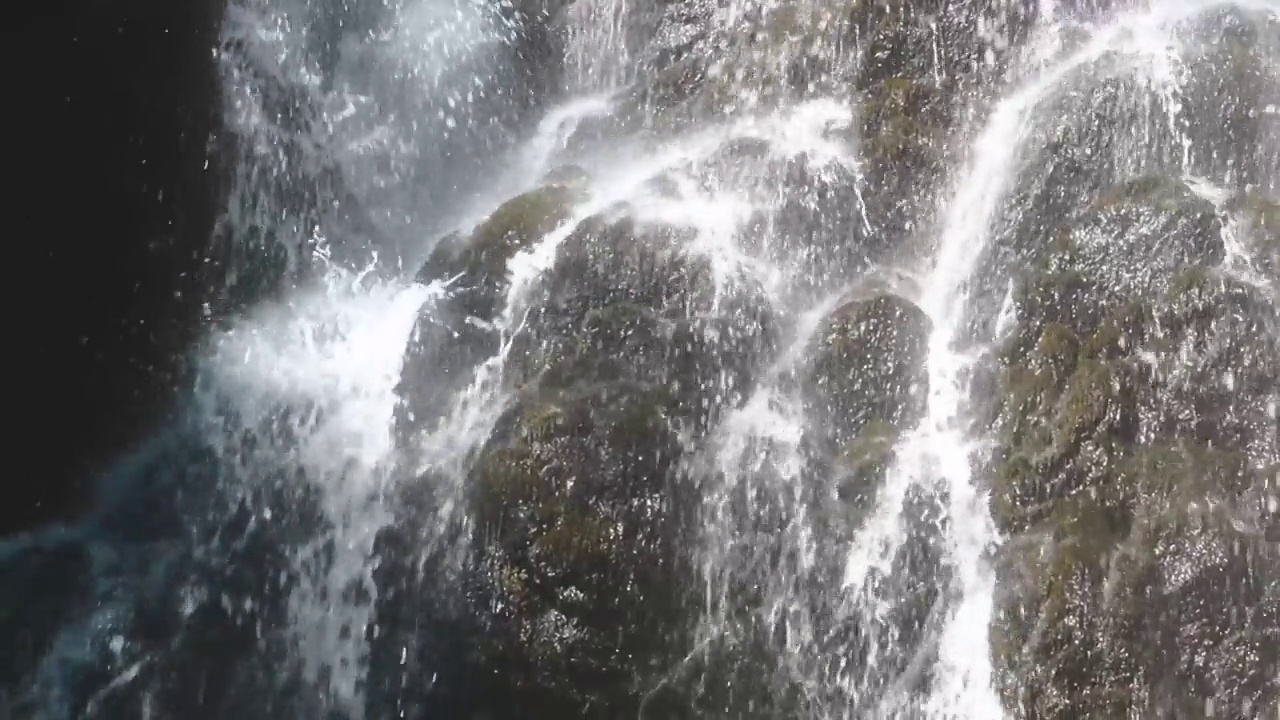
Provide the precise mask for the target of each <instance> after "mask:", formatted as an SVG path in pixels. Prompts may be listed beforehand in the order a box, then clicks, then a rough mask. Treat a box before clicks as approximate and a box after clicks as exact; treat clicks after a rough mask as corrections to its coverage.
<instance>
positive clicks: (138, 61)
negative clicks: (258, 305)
mask: <svg viewBox="0 0 1280 720" xmlns="http://www.w3.org/2000/svg"><path fill="white" fill-rule="evenodd" d="M38 7H39V9H38V10H31V9H22V10H19V11H18V13H19V17H18V19H17V21H16V22H14V21H12V20H11V21H10V22H9V23H7V24H6V28H5V30H4V34H5V36H4V41H3V43H0V45H2V46H3V52H4V53H5V54H6V55H7V57H6V58H5V61H4V63H3V65H4V67H5V68H6V69H7V72H6V78H5V85H6V96H7V99H6V101H5V106H6V111H5V112H4V116H5V117H4V121H3V122H4V124H5V127H6V132H5V135H6V137H7V138H8V140H9V149H8V152H7V153H6V155H7V156H8V157H7V160H8V161H7V162H6V170H7V175H8V183H7V185H8V187H9V190H8V191H7V192H6V195H7V201H6V206H7V208H8V213H7V214H8V215H9V222H8V226H9V232H8V237H7V243H6V244H7V245H8V247H9V249H10V251H11V252H12V251H14V250H16V252H17V257H16V258H15V257H14V256H13V255H9V257H10V262H11V265H10V266H9V272H10V278H11V279H10V281H9V282H8V283H6V286H7V287H6V289H5V292H6V295H8V296H9V299H8V300H7V302H6V307H7V308H8V310H9V311H8V313H7V316H8V321H9V323H10V329H9V353H8V354H10V355H11V356H17V357H18V358H19V365H18V369H17V371H16V372H14V373H13V374H12V375H11V382H13V383H15V387H14V388H13V390H11V394H10V413H11V427H16V428H17V431H18V433H19V435H18V436H17V437H13V436H10V437H9V439H8V446H9V447H10V448H11V449H12V450H13V456H12V457H13V461H14V466H15V467H19V468H21V470H16V471H14V472H13V473H12V474H11V475H9V477H8V480H7V482H6V485H5V489H4V493H5V495H4V497H3V498H2V499H0V532H2V533H5V534H7V533H10V532H13V531H16V530H21V529H24V528H30V527H33V526H36V525H39V524H42V523H44V522H47V521H51V520H55V519H59V518H64V517H66V516H68V515H70V514H73V513H76V512H78V511H80V510H82V509H83V507H84V505H85V504H86V502H87V500H88V498H87V495H86V489H87V488H86V485H87V480H88V478H89V477H91V476H92V474H93V473H94V472H95V470H98V469H100V468H101V467H102V465H103V464H104V463H105V462H107V461H108V460H109V459H110V458H111V457H112V456H113V455H116V454H118V453H119V452H120V451H121V450H122V449H124V448H126V447H127V446H129V445H130V444H132V443H135V442H137V441H139V440H140V439H141V438H142V437H144V436H145V435H146V434H147V432H148V430H149V429H150V428H151V427H153V426H154V425H156V424H157V423H159V422H162V421H163V419H164V417H165V414H166V412H167V409H168V407H169V405H170V404H171V401H172V399H173V395H174V392H173V391H174V386H175V384H177V383H178V382H179V378H180V376H181V374H182V372H183V363H182V354H183V352H184V348H185V347H186V346H188V345H189V343H190V342H191V340H192V339H193V338H194V337H195V333H196V329H197V326H198V319H199V315H200V308H201V304H202V297H201V286H202V280H201V277H202V273H204V272H206V271H207V268H205V267H204V262H203V253H204V250H205V247H206V244H207V238H208V236H209V233H210V230H211V227H212V223H213V221H214V217H215V214H216V207H217V195H218V179H219V175H218V173H217V172H216V171H217V168H216V165H214V164H212V163H210V164H208V165H206V162H207V159H208V158H207V153H206V148H207V147H208V145H209V142H210V137H211V134H212V133H213V132H214V130H215V127H216V124H217V118H218V117H219V112H218V107H217V106H218V97H219V95H218V84H217V77H216V65H215V59H214V56H213V48H214V47H215V46H216V43H217V37H218V22H219V15H220V13H221V3H219V2H214V1H210V0H196V1H194V2H166V1H165V0H128V1H127V2H112V3H100V2H89V1H76V2H61V3H56V4H50V3H41V4H40V5H39V6H38ZM15 160H16V162H15ZM15 192H16V194H15ZM15 322H16V325H17V327H16V328H14V327H13V325H12V324H13V323H15ZM14 400H16V403H17V407H13V401H14Z"/></svg>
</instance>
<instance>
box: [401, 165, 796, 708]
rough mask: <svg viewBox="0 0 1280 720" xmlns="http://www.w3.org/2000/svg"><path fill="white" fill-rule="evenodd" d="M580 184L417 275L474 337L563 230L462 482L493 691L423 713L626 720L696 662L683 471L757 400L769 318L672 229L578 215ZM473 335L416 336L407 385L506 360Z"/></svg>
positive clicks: (451, 247)
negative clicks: (439, 288) (528, 253)
mask: <svg viewBox="0 0 1280 720" xmlns="http://www.w3.org/2000/svg"><path fill="white" fill-rule="evenodd" d="M579 192H580V190H579V189H573V188H570V187H569V186H566V185H557V184H552V185H549V186H547V187H545V188H543V189H542V190H538V191H534V192H533V193H530V194H527V195H524V196H521V197H519V198H516V199H514V200H512V201H510V202H508V203H507V204H505V205H503V206H502V207H501V208H499V210H497V211H496V212H495V213H494V215H492V216H491V217H490V218H489V219H488V220H487V221H485V222H484V223H482V224H481V225H480V226H479V227H478V228H477V229H476V230H475V231H474V232H473V233H472V234H471V236H470V237H469V238H466V239H461V238H454V239H449V240H446V241H445V242H444V243H442V245H441V247H440V249H439V250H438V251H437V252H436V253H435V255H434V256H433V258H432V259H431V260H430V261H429V262H428V265H427V268H426V270H425V272H426V273H427V274H428V275H429V276H434V277H451V278H453V277H456V278H457V280H456V281H455V283H454V285H453V287H454V288H455V289H454V291H453V294H452V296H451V297H450V298H449V299H448V300H446V301H445V302H444V303H443V305H442V306H439V307H437V308H436V309H435V310H433V311H432V312H434V313H439V312H441V311H443V312H445V313H448V315H446V317H450V318H453V319H455V320H456V321H457V322H458V323H460V324H461V323H465V322H472V323H473V325H475V326H482V325H484V324H485V322H489V323H491V322H492V321H493V320H494V319H495V316H496V315H497V314H499V313H501V312H502V311H503V309H504V307H505V306H506V304H507V300H508V298H507V290H508V289H509V288H510V285H509V283H510V279H509V274H508V272H507V267H508V266H507V263H508V262H509V261H510V259H511V258H512V257H513V256H514V255H515V254H516V253H517V252H519V251H520V250H521V249H528V248H529V247H530V246H531V245H532V244H533V243H536V242H539V241H543V240H544V239H545V237H546V234H547V233H548V232H551V231H555V230H556V228H557V227H560V230H558V232H567V233H568V235H567V237H565V238H564V240H563V241H561V242H560V244H559V246H558V248H557V252H556V255H555V259H554V262H553V263H552V265H551V267H550V268H549V269H548V270H547V271H546V272H545V274H544V275H543V276H542V278H541V280H540V281H539V282H538V283H537V285H536V286H534V287H530V288H526V289H525V292H527V293H529V297H528V298H526V299H525V300H526V305H527V307H528V308H529V313H528V314H527V315H525V316H524V318H525V319H524V322H523V324H522V329H521V330H520V331H519V332H516V333H514V334H513V335H512V337H511V338H510V341H511V343H512V345H511V348H510V351H509V354H508V355H507V359H506V362H505V365H504V376H505V378H506V382H507V383H509V384H510V386H511V387H513V388H515V389H516V393H515V395H514V398H513V403H512V404H511V406H510V407H509V409H508V410H507V411H506V412H505V414H504V415H503V416H502V417H501V418H500V419H499V420H498V422H497V426H496V427H495V428H494V430H493V432H492V434H491V435H490V437H489V439H488V441H487V442H486V443H485V445H484V447H483V448H481V450H480V451H479V455H478V456H477V457H476V459H475V461H474V463H473V464H472V465H471V469H470V470H469V471H468V472H467V477H466V480H465V482H464V484H463V487H465V488H466V492H465V497H464V499H463V502H464V503H465V505H466V507H467V508H468V515H469V516H470V517H472V518H473V525H472V526H471V527H470V528H469V529H468V530H464V531H462V532H463V535H464V536H465V541H466V544H467V545H468V546H469V547H470V548H471V549H470V550H469V552H468V554H467V557H466V558H465V559H464V560H463V561H462V566H461V567H462V570H461V573H462V577H463V578H464V580H463V581H462V582H463V584H464V585H465V586H466V587H468V588H469V589H468V590H467V592H466V594H465V597H463V598H461V599H460V600H459V603H458V604H457V605H455V606H453V607H452V608H451V609H449V610H448V611H447V612H449V613H452V614H453V617H455V618H460V620H458V621H457V626H458V627H467V626H469V627H473V628H475V630H474V634H472V635H470V636H468V637H469V639H467V640H465V642H466V643H468V644H469V645H470V646H471V650H470V651H469V652H468V653H467V655H468V658H469V660H468V663H469V665H468V667H469V668H470V671H469V672H470V673H471V674H472V675H473V676H476V675H478V676H480V677H483V678H488V679H487V680H485V681H484V683H485V686H486V687H489V688H490V690H489V691H487V692H484V693H475V692H474V689H475V688H476V687H477V685H476V683H475V682H474V681H465V682H459V683H457V684H453V685H450V684H448V682H442V683H441V684H439V685H438V686H437V687H436V688H435V689H434V690H433V691H431V692H428V693H426V697H424V699H423V701H422V702H423V703H424V704H432V705H434V704H439V703H445V704H446V705H448V704H450V703H452V704H453V705H451V706H454V707H463V708H467V712H487V713H491V714H493V715H494V716H496V717H510V716H513V715H512V713H516V714H523V713H525V712H532V713H534V714H537V715H539V716H542V715H546V716H548V717H550V716H562V715H570V714H572V715H575V716H576V715H579V714H581V713H583V712H589V713H590V714H592V716H596V715H599V716H601V717H619V716H626V715H631V714H634V713H635V712H637V710H638V708H639V705H640V703H642V702H649V701H645V699H644V698H645V695H647V694H648V691H649V690H650V689H652V688H653V687H654V686H655V685H656V684H658V682H659V680H660V679H661V677H662V676H663V675H664V674H665V673H667V672H669V671H670V669H671V667H672V666H673V665H674V664H675V663H677V662H678V661H679V658H680V657H681V656H682V655H683V654H684V653H687V647H688V646H687V641H686V639H685V637H686V633H687V631H688V627H687V626H688V622H689V617H690V615H689V613H688V612H687V610H685V609H684V603H685V602H686V600H687V596H686V588H687V582H684V581H681V580H680V578H682V577H689V576H688V572H689V568H688V567H687V564H688V556H687V554H685V553H684V552H683V549H684V548H685V547H686V546H687V544H688V543H689V542H690V541H691V538H692V537H693V536H692V535H691V532H692V529H693V528H692V524H691V519H690V517H689V515H688V514H689V513H690V512H691V511H692V510H693V509H695V508H696V507H697V504H696V501H694V500H693V499H692V498H691V497H690V495H689V493H690V491H691V487H692V486H691V485H690V484H688V483H687V482H683V481H682V479H681V478H682V474H681V472H680V467H681V463H682V461H683V459H684V458H685V456H686V454H687V452H688V450H689V448H690V447H692V446H693V444H696V442H697V439H698V438H699V437H701V436H702V435H704V434H705V433H706V432H707V430H708V429H709V428H710V427H711V426H712V424H713V423H714V422H715V421H716V419H717V418H718V417H719V415H720V414H722V413H723V412H724V411H725V410H726V409H728V408H731V407H733V406H734V405H735V404H736V403H739V402H741V400H742V399H743V397H744V393H745V392H747V391H748V390H749V388H750V386H751V382H752V377H753V373H755V372H756V370H757V369H758V367H759V366H760V363H761V362H762V360H763V358H764V357H765V356H767V355H768V354H769V353H770V352H772V345H773V336H774V333H775V331H774V328H773V320H772V317H771V315H770V312H769V310H768V305H767V304H766V303H764V301H763V297H762V296H761V294H760V293H761V289H760V288H758V287H754V286H752V285H751V283H749V282H747V281H746V280H742V279H736V280H734V279H731V280H728V281H725V280H724V279H718V278H716V277H715V276H714V273H713V272H712V266H711V263H710V260H709V259H708V258H706V257H704V256H702V255H700V254H699V253H698V252H697V251H695V250H693V249H692V248H691V247H690V246H689V244H688V241H689V239H690V236H689V233H688V232H686V231H684V230H682V229H680V228H677V227H672V226H667V225H663V224H652V223H649V222H645V221H642V220H640V219H638V218H636V217H635V216H634V215H633V213H632V212H631V210H630V209H629V208H627V207H626V206H619V207H616V208H614V209H612V210H610V211H608V212H606V213H603V214H599V215H595V216H592V217H588V218H586V219H582V220H572V219H569V218H570V215H571V213H570V211H569V208H571V206H572V203H573V200H574V199H575V198H579V197H581V196H580V195H578V194H577V193H579ZM565 220H568V223H569V224H568V225H567V226H566V225H562V223H563V222H564V221H565ZM437 316H438V315H437ZM437 316H433V317H437ZM477 320H479V321H481V322H476V321H477ZM424 321H425V320H424ZM460 326H461V325H456V326H455V327H460ZM470 337H471V338H474V339H476V340H477V342H476V344H475V345H474V346H472V347H471V349H469V350H468V351H467V352H469V353H470V355H469V356H468V357H467V358H459V357H456V356H452V355H450V356H447V357H446V356H445V355H441V354H439V353H440V352H445V353H455V352H457V348H458V347H459V346H460V344H459V342H458V338H457V337H456V336H455V337H452V338H449V337H439V336H437V337H435V338H432V337H430V336H420V338H419V340H418V344H417V345H416V346H415V347H414V349H412V350H411V351H410V356H409V357H410V359H409V364H408V365H407V366H406V373H405V378H406V382H409V381H410V379H420V378H421V377H422V373H423V371H422V370H420V368H427V367H441V366H446V365H449V364H450V363H454V364H455V365H454V366H456V367H458V368H459V372H461V373H462V375H460V376H466V368H468V367H471V368H473V367H474V364H475V362H477V361H478V360H482V359H487V357H489V356H492V354H493V353H495V352H496V351H497V349H498V333H497V331H496V330H493V329H480V330H476V331H474V334H473V335H471V336H470ZM463 339H466V338H463ZM464 360H465V362H463V361H464ZM431 392H433V393H440V391H439V390H438V389H433V390H432V391H431ZM443 396H444V395H443V394H440V395H437V396H435V397H436V398H437V400H438V399H439V398H440V397H443ZM415 397H417V398H418V399H417V400H416V402H419V403H422V400H421V396H415V395H414V394H413V391H412V390H407V394H406V398H407V399H408V401H409V402H415V400H414V398H415ZM427 404H429V403H427ZM421 420H422V418H421V416H420V415H419V416H417V417H416V418H415V422H420V421H421ZM395 534H396V533H392V535H395ZM388 552H391V553H393V554H394V552H395V551H394V550H393V549H391V548H390V547H388ZM440 567H443V565H441V566H440ZM463 635H464V636H466V633H464V634H463ZM389 639H390V638H389ZM439 651H440V649H439V646H438V645H433V646H431V647H423V649H422V653H423V656H421V657H419V658H418V661H419V662H421V663H422V665H423V666H427V667H431V666H434V665H435V664H437V663H439V662H441V661H442V660H443V661H444V662H446V663H447V662H453V660H451V659H449V658H446V657H441V656H439V655H436V654H435V653H438V652H439ZM517 709H519V710H517Z"/></svg>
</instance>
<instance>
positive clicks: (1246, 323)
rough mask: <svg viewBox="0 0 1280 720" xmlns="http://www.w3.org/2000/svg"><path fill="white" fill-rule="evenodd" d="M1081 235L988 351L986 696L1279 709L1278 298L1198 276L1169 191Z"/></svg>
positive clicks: (1033, 285)
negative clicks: (990, 565)
mask: <svg viewBox="0 0 1280 720" xmlns="http://www.w3.org/2000/svg"><path fill="white" fill-rule="evenodd" d="M1080 222H1081V224H1080V225H1079V226H1078V227H1076V228H1072V229H1071V231H1070V232H1067V233H1065V234H1064V235H1063V236H1062V237H1061V238H1060V240H1059V242H1058V243H1055V244H1054V245H1053V246H1051V248H1049V249H1047V250H1046V251H1045V252H1044V254H1043V256H1042V262H1041V264H1039V265H1037V266H1035V267H1033V268H1032V269H1031V271H1030V273H1029V276H1028V277H1026V278H1024V280H1023V281H1022V283H1021V288H1020V289H1019V290H1018V292H1016V293H1015V306H1016V315H1017V321H1016V327H1015V330H1014V332H1013V333H1012V334H1011V336H1010V337H1009V339H1008V341H1007V342H1006V345H1005V347H1004V348H1003V351H1002V352H1003V367H1004V370H1003V373H1002V375H1001V378H1000V380H999V381H998V383H997V393H998V399H997V401H996V405H997V408H996V418H997V419H996V421H995V432H996V437H997V438H998V449H997V453H996V461H995V467H994V468H993V471H992V472H991V475H990V476H991V477H992V479H993V483H994V486H993V488H992V498H993V504H992V511H993V515H994V517H995V520H996V522H997V525H998V526H999V527H1000V529H1001V530H1002V532H1004V533H1005V534H1006V535H1007V536H1008V537H1009V542H1007V543H1006V545H1005V547H1004V548H1003V550H1002V551H1001V553H1000V558H999V561H998V568H999V570H998V576H999V577H998V581H997V588H998V592H997V596H998V597H997V602H996V616H995V622H994V625H993V632H992V639H991V640H992V649H993V653H994V656H995V658H996V662H997V669H998V671H999V672H998V678H999V679H998V683H999V685H1000V687H1001V689H1002V691H1003V692H1004V694H1005V697H1006V700H1007V702H1008V704H1009V706H1010V707H1011V708H1019V709H1020V711H1021V712H1025V713H1027V714H1028V715H1029V716H1034V717H1043V718H1058V717H1060V718H1067V717H1078V716H1079V715H1080V714H1082V713H1083V714H1085V715H1089V716H1099V717H1101V716H1106V717H1111V716H1122V715H1128V714H1137V715H1142V716H1159V717H1165V716H1170V717H1203V716H1209V715H1212V716H1214V717H1233V718H1234V717H1241V718H1245V717H1256V716H1258V715H1259V714H1265V713H1267V712H1275V708H1276V705H1277V703H1280V684H1278V683H1276V682H1275V678H1276V677H1280V675H1278V674H1277V669H1278V667H1277V665H1276V658H1275V654H1274V653H1269V652H1268V651H1266V650H1264V649H1263V648H1265V647H1266V643H1267V642H1271V640H1269V639H1270V638H1273V637H1277V636H1278V634H1280V625H1277V624H1276V621H1275V619H1274V617H1273V615H1274V613H1272V614H1271V615H1269V614H1268V612H1269V610H1268V609H1267V608H1269V607H1271V604H1273V603H1274V599H1273V596H1274V588H1273V587H1270V586H1268V585H1267V583H1266V582H1264V581H1262V580H1261V578H1264V577H1273V576H1276V575H1275V573H1276V572H1277V569H1278V566H1277V565H1276V563H1277V560H1278V559H1280V553H1278V552H1277V548H1276V546H1275V542H1274V539H1273V538H1274V535H1273V533H1274V530H1273V529H1272V526H1273V525H1274V524H1275V520H1274V512H1273V511H1272V510H1268V509H1267V508H1269V507H1271V506H1270V505H1268V503H1269V502H1270V503H1273V502H1274V499H1273V500H1271V501H1267V500H1264V499H1263V498H1264V497H1267V493H1272V494H1274V489H1273V488H1274V479H1275V471H1276V467H1277V461H1278V460H1280V445H1278V440H1277V434H1276V425H1275V422H1276V421H1275V415H1274V403H1275V397H1276V390H1275V388H1276V387H1280V375H1278V373H1277V368H1280V344H1278V343H1277V342H1276V340H1275V338H1276V337H1277V330H1278V329H1280V321H1278V320H1277V314H1276V310H1275V305H1274V298H1273V297H1269V296H1268V295H1267V294H1266V293H1264V292H1263V291H1262V290H1261V289H1260V288H1258V287H1256V286H1254V285H1249V284H1246V283H1242V282H1240V281H1238V280H1234V279H1232V278H1230V277H1228V276H1225V275H1223V274H1221V273H1220V272H1218V271H1217V270H1216V267H1217V263H1218V262H1219V261H1220V259H1221V257H1222V252H1223V250H1222V245H1221V243H1222V239H1221V228H1220V227H1219V226H1218V224H1217V223H1218V220H1217V217H1216V215H1215V214H1214V213H1213V212H1212V208H1211V207H1210V206H1208V205H1207V203H1204V202H1203V201H1200V200H1199V199H1197V198H1194V197H1192V196H1190V195H1189V194H1187V193H1186V192H1184V191H1182V189H1181V188H1179V187H1177V186H1176V184H1170V183H1166V182H1157V181H1138V182H1134V183H1129V184H1126V185H1122V186H1119V187H1117V188H1116V190H1115V191H1114V192H1110V193H1104V194H1103V195H1102V196H1101V197H1100V198H1099V199H1098V200H1097V201H1095V202H1094V203H1093V204H1092V205H1091V206H1090V210H1089V212H1088V213H1085V214H1084V215H1083V219H1082V220H1081V221H1080ZM1268 488H1272V489H1270V490H1269V489H1268ZM1236 652H1240V653H1244V655H1245V656H1247V657H1248V658H1249V661H1248V662H1242V661H1240V660H1239V656H1235V655H1233V653H1236Z"/></svg>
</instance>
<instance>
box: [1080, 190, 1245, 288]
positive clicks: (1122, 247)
mask: <svg viewBox="0 0 1280 720" xmlns="http://www.w3.org/2000/svg"><path fill="white" fill-rule="evenodd" d="M1070 247H1071V249H1070V254H1071V257H1070V264H1071V266H1072V267H1074V268H1075V269H1076V271H1078V272H1081V273H1083V274H1085V275H1087V276H1088V277H1090V278H1092V279H1094V280H1095V281H1097V282H1100V283H1102V284H1103V285H1105V287H1106V288H1107V289H1108V290H1110V291H1111V292H1114V293H1117V294H1119V295H1122V296H1124V297H1142V296H1150V295H1152V294H1158V293H1160V292H1162V291H1163V290H1164V289H1165V283H1166V282H1167V280H1168V278H1169V276H1171V275H1173V274H1174V273H1177V272H1180V271H1182V270H1184V269H1186V268H1188V267H1204V268H1207V267H1216V266H1217V265H1218V264H1220V263H1221V262H1222V259H1223V257H1225V248H1224V245H1223V239H1222V222H1221V220H1220V219H1219V216H1218V212H1217V209H1216V208H1215V207H1214V206H1213V204H1212V203H1211V202H1209V201H1208V200H1205V199H1203V198H1200V197H1198V196H1196V195H1195V194H1193V193H1192V192H1191V191H1190V190H1189V189H1188V188H1187V187H1186V185H1185V184H1184V183H1182V182H1181V181H1175V180H1169V179H1165V178H1142V179H1138V180H1134V181H1131V182H1128V183H1124V184H1122V185H1119V186H1116V187H1114V188H1112V189H1110V190H1109V191H1107V192H1106V193H1104V194H1103V196H1102V197H1101V198H1100V199H1099V200H1098V201H1097V202H1096V203H1095V204H1094V206H1093V209H1092V211H1091V212H1089V213H1088V215H1087V216H1086V217H1085V218H1084V219H1083V220H1082V221H1081V222H1079V223H1078V224H1077V225H1076V226H1075V227H1073V228H1072V229H1071V236H1070Z"/></svg>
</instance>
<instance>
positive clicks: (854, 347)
mask: <svg viewBox="0 0 1280 720" xmlns="http://www.w3.org/2000/svg"><path fill="white" fill-rule="evenodd" d="M928 333H929V320H928V317H927V316H925V314H924V312H923V311H921V310H920V309H919V308H918V307H916V306H915V305H913V304H912V303H910V302H909V301H907V300H904V299H902V298H900V297H897V296H894V295H881V296H876V297H873V298H870V299H865V300H855V301H852V302H850V303H847V304H845V305H843V306H841V307H840V308H839V309H838V310H836V312H835V313H834V314H833V315H832V317H831V320H830V321H829V322H828V324H827V325H826V326H825V327H824V328H823V329H822V330H821V331H820V332H819V334H818V338H817V340H816V342H815V343H814V346H813V349H812V350H811V351H810V355H809V363H808V365H807V372H806V375H805V394H806V398H807V400H808V404H809V406H810V408H811V409H812V410H813V411H815V413H816V414H815V415H814V419H815V421H817V422H818V423H820V424H822V425H825V426H826V430H827V434H828V435H829V437H830V438H831V439H833V440H834V441H835V443H836V444H837V445H843V444H845V443H847V442H850V441H851V440H852V439H853V438H855V437H856V436H857V435H858V433H859V432H860V430H861V428H862V427H863V425H864V424H865V423H867V422H869V421H871V420H873V419H879V420H882V421H887V422H890V423H895V424H900V425H902V426H905V425H909V424H911V423H912V422H913V421H914V419H915V418H916V417H917V416H918V414H919V412H920V411H921V409H922V406H923V398H924V393H925V389H926V385H927V382H928V379H927V375H926V374H925V372H924V354H925V349H926V348H925V344H926V341H927V339H928Z"/></svg>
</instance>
